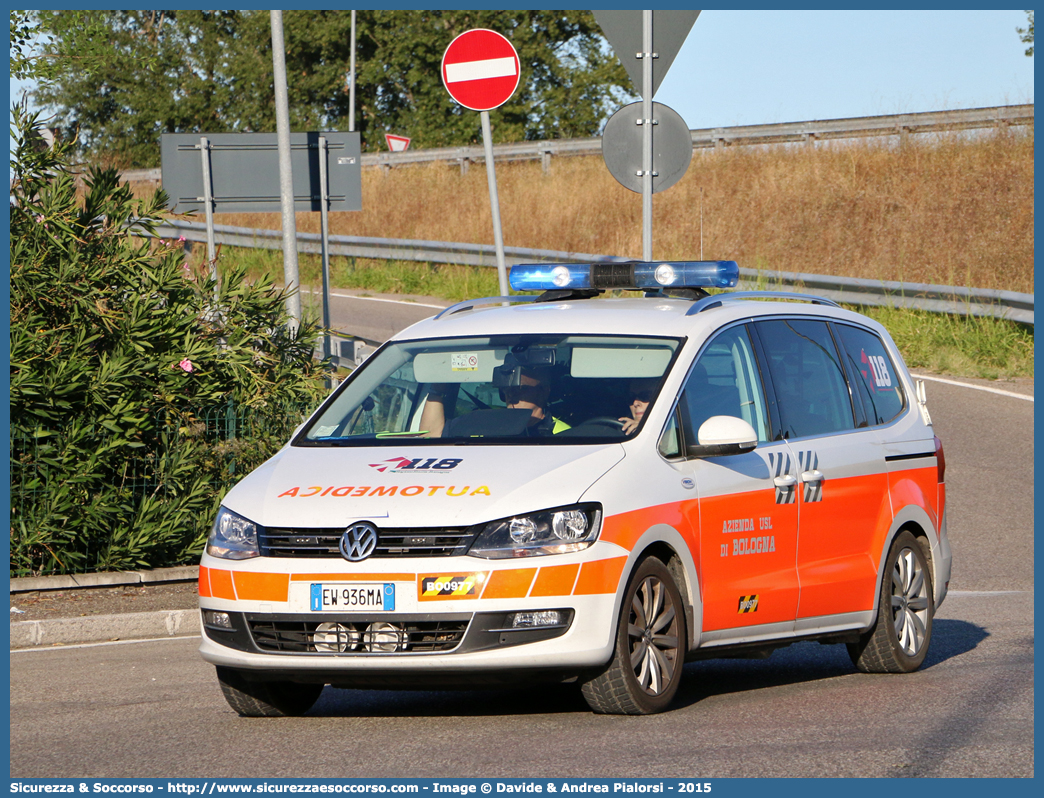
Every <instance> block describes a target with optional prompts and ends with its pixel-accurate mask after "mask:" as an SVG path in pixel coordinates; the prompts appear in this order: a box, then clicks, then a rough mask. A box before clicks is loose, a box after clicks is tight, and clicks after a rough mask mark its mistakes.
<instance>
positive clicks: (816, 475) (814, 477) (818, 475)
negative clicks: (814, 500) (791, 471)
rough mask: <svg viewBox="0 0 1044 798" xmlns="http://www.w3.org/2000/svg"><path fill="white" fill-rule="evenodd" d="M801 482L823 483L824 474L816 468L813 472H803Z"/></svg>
mask: <svg viewBox="0 0 1044 798" xmlns="http://www.w3.org/2000/svg"><path fill="white" fill-rule="evenodd" d="M801 481H802V482H822V481H823V472H822V471H820V470H819V469H818V468H814V469H812V470H811V471H802V472H801Z"/></svg>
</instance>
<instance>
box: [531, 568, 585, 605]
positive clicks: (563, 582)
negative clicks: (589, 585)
mask: <svg viewBox="0 0 1044 798" xmlns="http://www.w3.org/2000/svg"><path fill="white" fill-rule="evenodd" d="M579 571H580V565H579V564H573V565H545V566H544V567H542V568H541V569H540V571H539V573H537V578H536V581H535V582H534V583H533V589H532V590H530V591H529V596H530V598H532V597H533V596H568V595H570V594H571V593H572V592H573V585H575V584H576V575H577V573H579Z"/></svg>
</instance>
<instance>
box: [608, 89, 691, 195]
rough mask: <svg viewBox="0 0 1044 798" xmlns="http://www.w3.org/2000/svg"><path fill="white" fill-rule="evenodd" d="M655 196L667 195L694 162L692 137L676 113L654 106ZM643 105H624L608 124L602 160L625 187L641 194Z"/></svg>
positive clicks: (657, 105) (654, 104)
mask: <svg viewBox="0 0 1044 798" xmlns="http://www.w3.org/2000/svg"><path fill="white" fill-rule="evenodd" d="M652 106H653V111H652V118H653V121H654V122H655V123H656V124H654V125H653V129H652V131H653V161H652V165H653V188H652V190H653V193H654V194H655V193H657V192H659V191H664V190H666V189H668V188H670V187H671V186H673V185H674V184H675V183H677V182H678V181H679V180H681V178H682V175H684V174H685V171H686V170H687V169H688V168H689V162H690V161H691V160H692V134H691V133H690V132H689V127H688V125H686V124H685V120H684V119H682V118H681V116H680V115H679V114H678V112H677V111H675V110H674V109H673V108H669V107H668V106H666V105H663V104H662V103H653V104H652ZM641 117H642V103H640V102H637V103H631V104H630V105H625V106H624V107H623V108H621V109H620V110H619V111H617V112H616V113H615V114H613V115H612V116H611V117H609V121H608V122H606V123H605V130H604V131H603V132H602V158H603V159H604V160H605V165H606V167H608V169H609V173H610V174H612V176H613V177H615V178H616V179H617V180H618V181H619V182H620V184H621V185H622V186H624V187H625V188H629V189H630V190H631V191H635V192H637V193H639V194H640V193H641V192H642V177H641V172H642V128H641V126H640V125H639V124H637V122H638V120H639V119H641Z"/></svg>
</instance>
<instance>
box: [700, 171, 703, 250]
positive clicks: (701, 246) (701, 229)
mask: <svg viewBox="0 0 1044 798" xmlns="http://www.w3.org/2000/svg"><path fill="white" fill-rule="evenodd" d="M700 260H703V186H700Z"/></svg>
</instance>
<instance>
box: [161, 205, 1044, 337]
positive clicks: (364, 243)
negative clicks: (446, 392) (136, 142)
mask: <svg viewBox="0 0 1044 798" xmlns="http://www.w3.org/2000/svg"><path fill="white" fill-rule="evenodd" d="M156 231H157V234H158V235H159V236H160V237H162V238H178V237H183V238H184V239H185V240H186V241H192V242H205V241H206V239H207V236H206V225H205V224H204V223H202V222H184V221H178V220H171V221H168V222H166V223H164V224H161V225H159V226H158V227H157V228H156ZM214 236H215V241H216V243H219V244H225V245H228V246H233V247H247V248H253V249H282V247H283V234H282V232H281V231H279V230H256V229H253V228H248V227H231V226H228V225H214ZM328 240H329V253H330V254H331V255H342V256H345V257H350V258H376V259H386V260H408V261H421V262H426V263H446V264H456V265H464V266H490V267H495V266H496V265H497V259H496V250H495V248H494V247H493V246H492V245H489V244H462V243H454V242H449V241H413V240H402V239H394V238H365V237H361V236H329V239H328ZM297 246H298V250H299V251H301V252H312V253H319V252H320V251H321V240H320V236H319V234H318V233H301V232H299V233H298V234H297ZM504 259H505V261H506V262H507V264H508V265H509V266H510V265H513V264H515V263H536V262H544V263H554V262H578V263H583V262H588V263H622V262H626V261H628V260H630V259H629V258H621V257H615V256H610V255H592V254H588V253H583V252H558V251H554V250H547V249H526V248H523V247H505V248H504ZM740 277H741V282H740V285H739V286H738V288H740V289H751V288H754V287H755V286H756V285H758V284H767V285H769V286H772V287H787V288H802V289H804V290H807V291H812V292H814V293H816V294H819V295H821V296H824V297H826V298H828V299H833V300H834V301H835V302H846V303H848V304H851V305H860V306H875V305H891V306H895V307H904V308H916V309H919V310H927V311H931V312H933V313H950V314H955V315H963V316H992V317H994V318H1003V319H1008V320H1010V321H1015V322H1019V323H1021V324H1029V325H1033V294H1022V293H1017V292H1015V291H996V290H992V289H987V288H963V287H960V286H950V285H928V284H925V283H902V282H895V281H882V280H865V279H859V278H854V277H833V276H830V275H823V274H804V273H800V272H773V271H760V272H759V271H757V270H755V269H744V268H741V269H740Z"/></svg>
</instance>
